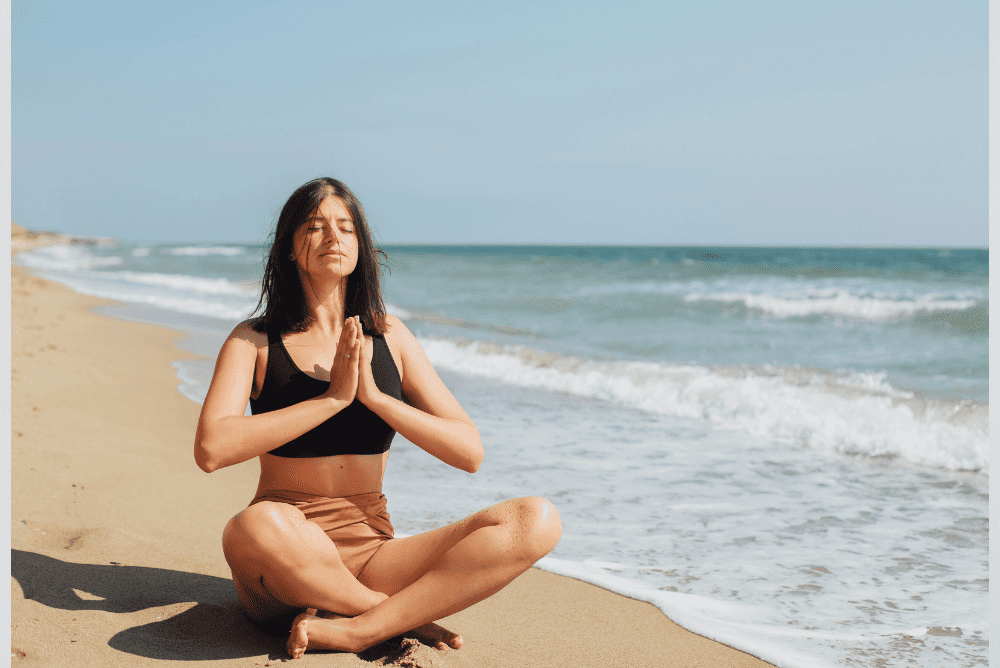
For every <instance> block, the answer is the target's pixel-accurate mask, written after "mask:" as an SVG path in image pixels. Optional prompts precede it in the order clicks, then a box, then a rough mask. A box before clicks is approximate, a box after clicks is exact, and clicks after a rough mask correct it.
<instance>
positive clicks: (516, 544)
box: [194, 178, 561, 658]
mask: <svg viewBox="0 0 1000 668" xmlns="http://www.w3.org/2000/svg"><path fill="white" fill-rule="evenodd" d="M380 253H381V251H380V250H378V249H377V248H376V247H375V245H374V243H373V241H372V238H371V234H370V232H369V230H368V225H367V223H366V221H365V217H364V213H363V211H362V209H361V205H360V203H359V202H358V200H357V199H356V198H355V197H354V195H353V194H352V193H351V191H350V190H348V189H347V187H346V186H344V185H343V184H342V183H340V182H339V181H336V180H334V179H329V178H324V179H317V180H315V181H311V182H309V183H307V184H305V185H304V186H302V187H301V188H299V189H298V190H296V191H295V193H293V194H292V196H291V197H290V198H289V200H288V202H287V203H286V204H285V206H284V208H283V209H282V211H281V215H280V216H279V218H278V226H277V229H276V231H275V235H274V243H273V244H272V246H271V253H270V256H269V258H268V262H267V267H266V269H265V272H264V285H263V294H262V296H261V302H260V304H259V305H258V310H261V309H262V315H261V316H260V317H259V318H256V319H251V320H248V321H246V322H244V323H242V324H240V325H239V326H237V327H236V329H234V330H233V332H232V334H230V336H229V338H228V339H227V340H226V342H225V344H223V346H222V350H221V352H220V353H219V359H218V362H217V363H216V367H215V374H214V376H213V378H212V384H211V386H210V388H209V390H208V395H207V396H206V397H205V403H204V405H203V407H202V411H201V417H200V419H199V421H198V432H197V435H196V437H195V446H194V454H195V460H196V461H197V462H198V466H200V467H201V468H202V469H203V470H205V471H209V472H211V471H214V470H216V469H219V468H222V467H224V466H230V465H232V464H238V463H240V462H243V461H246V460H248V459H251V458H253V457H258V458H259V459H260V469H261V470H260V483H259V484H258V486H257V494H256V495H255V497H254V500H253V501H252V502H251V504H250V506H249V507H248V508H246V509H245V510H244V511H243V512H241V513H239V514H238V515H236V516H235V517H234V518H233V519H232V520H230V522H229V524H228V525H226V529H225V531H224V532H223V538H222V541H223V550H224V552H225V555H226V560H227V561H228V562H229V566H230V568H231V569H232V572H233V583H234V584H235V585H236V591H237V594H238V595H239V598H240V601H241V602H242V604H243V607H244V609H245V610H246V612H247V614H248V615H250V617H252V618H253V619H255V620H258V621H260V622H273V621H275V620H280V619H282V618H287V619H291V618H292V617H293V616H294V621H293V622H292V630H291V634H290V636H289V639H288V652H289V654H291V655H292V657H294V658H299V657H301V656H302V654H303V653H304V652H305V651H306V650H307V649H335V650H345V651H350V652H359V651H361V650H363V649H365V648H367V647H370V646H372V645H374V644H376V643H378V642H381V641H382V640H385V639H387V638H391V637H393V636H396V635H399V634H401V633H405V632H411V631H412V632H413V633H415V634H416V635H417V636H418V637H420V639H421V640H423V641H424V642H427V643H428V644H431V645H433V646H436V647H437V648H439V649H445V648H447V647H453V648H456V649H457V648H458V647H460V646H461V645H462V642H463V641H462V638H461V637H460V636H458V635H456V634H454V633H451V632H449V631H446V630H445V629H443V628H441V627H439V626H437V625H436V624H434V623H433V622H434V621H435V620H437V619H440V618H442V617H445V616H447V615H450V614H452V613H455V612H458V611H459V610H463V609H465V608H466V607H468V606H470V605H472V604H473V603H476V602H477V601H481V600H482V599H484V598H486V597H487V596H490V595H491V594H494V593H496V592H497V591H499V590H500V589H502V588H503V587H504V586H506V585H507V584H508V583H509V582H511V581H512V580H513V579H514V578H516V577H517V576H518V575H520V574H521V573H523V572H524V571H525V570H527V569H528V568H529V567H530V566H531V565H532V564H533V563H534V562H535V561H537V560H538V559H539V558H541V557H542V556H544V555H545V554H547V553H548V552H549V551H550V550H551V549H552V548H553V547H554V546H555V544H556V542H557V541H558V540H559V537H560V534H561V525H560V522H559V515H558V513H557V512H556V510H555V508H554V507H553V506H552V504H551V503H549V502H548V501H546V500H544V499H540V498H536V497H531V498H523V499H516V500H512V501H506V502H504V503H500V504H497V505H495V506H491V507H489V508H486V509H485V510H481V511H479V512H478V513H475V514H473V515H471V516H469V517H467V518H465V519H463V520H461V521H459V522H455V523H454V524H451V525H448V526H445V527H441V528H439V529H436V530H434V531H429V532H427V533H423V534H419V535H415V536H410V537H407V538H393V537H392V525H391V524H390V523H389V515H388V513H387V512H386V510H385V497H383V496H382V494H381V489H382V476H383V473H384V472H385V465H386V459H387V457H388V450H389V442H390V441H391V440H392V437H393V435H394V434H395V432H399V433H400V434H402V435H403V436H404V437H406V438H407V439H408V440H410V441H411V442H413V443H414V444H416V445H417V446H419V447H420V448H422V449H423V450H425V451H427V452H428V453H429V454H431V455H433V456H435V457H437V458H438V459H440V460H441V461H443V462H444V463H446V464H450V465H451V466H454V467H457V468H460V469H462V470H463V471H468V472H470V473H474V472H475V471H476V470H477V469H478V468H479V465H480V463H481V462H482V459H483V446H482V442H481V440H480V437H479V432H478V431H477V429H476V426H475V425H474V424H473V423H472V420H471V419H469V416H468V415H466V413H465V411H464V410H462V407H461V406H460V405H459V404H458V402H457V401H456V400H455V398H454V397H453V396H452V395H451V393H450V392H449V391H448V389H447V388H446V387H445V386H444V383H442V382H441V379H440V378H439V377H438V375H437V374H436V373H435V372H434V369H433V368H432V367H431V365H430V362H429V361H428V360H427V356H426V355H425V354H424V351H423V350H422V349H421V347H420V344H419V343H417V340H416V339H415V338H414V337H413V335H412V334H411V333H410V332H409V330H407V328H406V326H405V325H403V323H402V322H400V320H399V319H397V318H395V317H393V316H391V315H386V313H385V307H384V305H383V302H382V296H381V291H380V287H379V263H378V255H379V254H380ZM248 399H249V400H250V403H251V411H252V413H253V414H252V415H250V416H246V415H244V413H245V409H246V405H247V400H248Z"/></svg>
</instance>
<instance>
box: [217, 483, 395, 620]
mask: <svg viewBox="0 0 1000 668" xmlns="http://www.w3.org/2000/svg"><path fill="white" fill-rule="evenodd" d="M222 548H223V551H224V552H225V555H226V561H228V562H229V567H230V568H231V569H232V571H233V581H234V583H235V584H236V591H237V594H238V595H239V597H240V601H241V602H242V603H243V607H244V608H245V609H246V611H247V614H249V615H250V616H251V617H253V618H254V619H257V620H258V621H266V620H269V619H274V618H276V617H281V616H283V615H289V614H291V613H294V612H298V611H301V610H302V609H303V608H318V609H320V610H329V611H331V612H336V613H340V614H344V615H357V614H360V613H362V612H364V611H366V610H369V609H371V608H372V607H373V606H375V605H376V604H378V603H379V602H381V601H383V600H384V599H385V598H386V595H385V594H382V593H380V592H377V591H373V590H371V589H369V588H368V587H365V586H364V585H362V584H361V583H360V582H358V580H357V578H355V577H354V576H353V575H352V574H351V572H350V571H349V570H348V569H347V567H346V566H345V565H344V563H343V561H341V559H340V554H339V553H338V552H337V547H336V546H335V545H334V544H333V542H332V541H331V540H330V539H329V538H328V537H327V535H326V534H325V533H323V530H322V529H320V528H319V527H318V526H316V525H315V524H313V523H312V522H310V521H309V520H307V519H306V518H305V515H303V514H302V511H300V510H299V509H298V508H296V507H295V506H292V505H289V504H287V503H275V502H272V501H263V502H261V503H256V504H254V505H252V506H250V507H249V508H247V509H245V510H244V511H243V512H241V513H239V514H238V515H236V516H235V517H234V518H233V519H231V520H230V521H229V524H227V525H226V529H225V531H224V532H223V534H222Z"/></svg>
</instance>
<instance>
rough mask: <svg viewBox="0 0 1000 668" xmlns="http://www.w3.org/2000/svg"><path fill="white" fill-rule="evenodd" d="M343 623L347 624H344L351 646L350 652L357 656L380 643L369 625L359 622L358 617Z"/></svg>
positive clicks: (345, 620)
mask: <svg viewBox="0 0 1000 668" xmlns="http://www.w3.org/2000/svg"><path fill="white" fill-rule="evenodd" d="M342 621H344V622H346V623H345V624H344V631H345V632H346V633H345V636H346V640H347V642H348V644H349V645H350V648H349V651H351V652H353V653H355V654H357V653H358V652H363V651H364V650H366V649H368V648H369V647H371V646H372V645H375V644H377V643H378V641H379V638H376V637H375V634H374V633H372V631H371V629H369V628H368V625H367V624H365V623H363V621H359V618H358V617H352V618H349V619H344V620H342Z"/></svg>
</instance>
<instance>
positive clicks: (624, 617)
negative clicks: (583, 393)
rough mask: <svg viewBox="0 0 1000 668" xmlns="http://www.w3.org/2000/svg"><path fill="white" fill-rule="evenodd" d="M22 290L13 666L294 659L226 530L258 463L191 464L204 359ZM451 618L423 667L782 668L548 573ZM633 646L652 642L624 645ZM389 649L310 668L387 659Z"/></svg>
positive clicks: (15, 405) (36, 286)
mask: <svg viewBox="0 0 1000 668" xmlns="http://www.w3.org/2000/svg"><path fill="white" fill-rule="evenodd" d="M11 280H12V320H13V323H12V324H13V327H12V329H13V332H12V337H13V338H12V353H13V364H12V385H13V387H12V416H11V417H12V440H13V443H12V508H11V511H12V547H13V548H14V552H13V558H12V575H13V576H14V582H15V584H14V586H13V591H12V648H13V649H12V654H13V655H14V657H13V658H18V657H20V659H21V660H23V661H25V662H26V663H25V665H29V664H35V663H37V664H38V665H42V664H49V663H65V662H66V660H68V659H69V658H70V657H77V656H87V657H88V663H89V664H90V665H120V663H121V661H122V659H123V657H122V656H121V655H120V654H121V653H122V652H125V653H127V654H131V655H132V656H130V657H128V659H127V660H128V661H129V663H130V665H131V664H133V663H138V664H139V665H141V664H142V661H141V659H139V657H144V658H148V659H150V660H151V661H159V660H163V659H174V660H184V661H191V660H194V661H199V660H205V661H209V660H210V661H212V662H213V663H215V664H217V663H218V661H220V660H222V661H228V662H229V663H231V664H232V665H247V659H250V658H253V657H256V659H257V661H258V662H259V663H260V665H264V664H265V663H266V662H268V661H271V662H273V661H275V660H281V659H282V658H287V657H286V655H284V652H283V649H282V648H283V643H284V638H273V637H268V636H266V635H265V634H262V632H260V631H259V630H258V629H256V627H254V626H253V625H252V624H250V623H249V621H247V619H246V618H245V617H244V616H243V615H242V613H241V611H240V610H239V607H238V603H237V601H236V597H235V593H234V592H233V591H232V585H231V581H230V578H229V572H228V568H227V566H226V564H225V559H224V557H223V556H222V553H221V547H220V545H219V534H220V532H221V527H222V526H224V524H225V522H226V521H227V520H228V519H229V517H230V516H231V515H232V514H234V513H235V512H238V511H239V510H240V509H241V508H242V507H243V506H245V504H246V502H247V500H248V499H249V495H251V494H252V490H253V488H254V485H255V484H256V465H255V464H253V463H252V462H247V463H244V464H241V465H238V466H234V467H231V468H230V469H226V470H223V471H220V472H216V473H214V474H212V478H211V480H209V479H208V478H207V476H206V474H204V473H202V472H201V471H199V470H198V469H197V467H195V466H194V465H193V462H192V461H191V455H190V441H191V434H192V433H193V430H194V425H195V423H196V421H197V415H198V411H199V408H198V405H197V404H195V403H194V402H192V401H191V400H190V399H188V398H186V397H184V396H183V395H182V394H181V393H180V392H179V391H178V390H177V380H178V379H177V377H176V375H175V369H174V367H173V366H172V364H171V363H172V362H174V361H177V360H179V359H186V358H193V357H194V355H191V354H188V353H185V352H184V351H183V350H181V349H179V348H178V347H177V346H176V344H175V341H176V340H177V339H178V338H179V337H180V336H181V334H180V333H179V332H176V331H173V330H169V329H166V328H163V327H157V326H152V325H145V324H139V323H133V322H128V321H123V320H118V319H113V318H112V317H110V316H106V315H99V314H95V313H93V309H94V308H95V307H100V306H109V305H112V304H114V302H111V301H110V300H103V299H98V298H93V297H88V296H85V295H80V294H78V293H76V292H73V291H72V290H71V289H70V288H68V287H65V286H62V285H59V284H56V283H53V282H51V281H47V280H45V279H41V278H38V277H35V276H33V275H31V274H30V273H29V272H28V271H27V270H25V269H23V268H21V267H12V279H11ZM83 388H86V390H85V391H81V390H82V389H83ZM151 458H152V459H153V460H154V461H155V464H156V465H155V466H150V459H151ZM60 465H61V466H60ZM39 490H44V491H42V492H39ZM165 509H169V510H165ZM206 546H208V549H206ZM64 617H65V619H63V618H64ZM53 622H54V623H53ZM444 624H445V625H446V626H450V627H453V628H455V630H457V631H459V632H461V633H462V634H463V636H465V637H466V639H467V645H466V647H465V648H463V649H462V650H459V651H451V652H438V651H437V650H433V649H431V648H427V647H420V648H419V649H417V650H416V655H415V656H414V657H412V658H414V659H417V663H418V664H421V663H423V664H428V663H429V661H431V660H433V661H434V665H435V666H445V667H446V668H447V667H448V666H452V665H454V666H489V665H498V666H499V665H504V666H507V665H523V666H536V665H537V666H551V665H573V666H580V665H594V666H600V665H609V664H612V663H614V664H621V665H637V666H638V665H655V664H657V663H659V664H663V663H667V662H671V661H675V662H677V664H678V665H686V666H719V665H737V666H767V665H770V664H766V663H765V662H763V661H760V660H759V659H755V658H754V657H751V656H750V655H748V654H744V653H742V652H739V651H737V650H733V649H731V648H729V647H727V646H725V645H722V644H721V643H717V642H715V641H712V640H708V639H706V638H703V637H702V636H698V635H696V634H694V633H691V632H689V631H686V630H684V629H682V628H681V627H679V626H677V625H676V624H674V623H673V622H671V621H670V620H669V619H668V618H667V617H666V616H665V615H664V614H663V613H662V612H661V611H660V610H658V609H657V608H655V607H654V606H652V605H651V604H648V603H643V602H640V601H635V600H632V599H629V598H626V597H624V596H620V595H618V594H614V593H612V592H609V591H607V590H604V589H601V588H599V587H596V586H594V585H590V584H587V583H585V582H582V581H578V580H574V579H571V578H568V577H563V576H559V575H553V574H551V573H547V572H543V571H541V570H539V569H537V568H534V569H531V570H529V572H528V573H526V574H525V575H524V576H522V577H521V578H519V579H518V580H516V581H515V582H514V583H513V584H512V585H510V586H509V587H508V588H507V589H505V590H503V591H502V592H500V593H499V594H498V595H496V596H494V597H492V598H491V599H488V600H487V601H484V602H482V603H480V604H478V605H476V606H473V607H472V608H470V609H468V610H466V611H463V612H462V613H458V614H456V615H453V616H452V617H450V618H448V619H447V620H446V621H445V622H444ZM595 627H596V628H598V629H599V630H600V631H599V634H598V635H596V636H595V634H594V632H593V629H594V628H595ZM43 629H44V630H43ZM53 629H55V632H53ZM622 638H633V639H640V638H641V639H644V640H643V641H642V642H638V643H633V644H632V645H626V646H625V647H622V646H620V645H622V642H621V639H622ZM380 651H382V652H383V654H384V656H382V655H380V656H375V655H374V654H370V652H371V650H369V652H366V653H363V655H362V658H359V657H357V656H355V655H344V654H327V653H316V654H308V655H306V657H305V661H307V662H308V661H313V662H315V663H316V665H319V661H322V662H323V665H330V664H331V663H332V664H333V665H335V666H340V665H344V666H349V665H358V666H365V665H372V664H371V663H369V662H368V661H365V660H364V659H365V658H368V659H369V660H376V659H379V658H383V659H385V658H390V659H391V658H393V657H391V656H390V655H391V653H392V651H391V650H388V654H386V651H387V650H385V648H383V649H382V650H380ZM377 653H378V652H376V654H377ZM397 658H398V657H397ZM226 665H228V664H226ZM303 665H308V663H306V664H303Z"/></svg>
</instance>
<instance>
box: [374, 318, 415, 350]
mask: <svg viewBox="0 0 1000 668" xmlns="http://www.w3.org/2000/svg"><path fill="white" fill-rule="evenodd" d="M382 336H384V337H385V340H386V341H390V342H393V343H396V344H403V343H409V342H410V341H411V340H413V334H411V333H410V330H409V329H407V328H406V325H404V324H403V321H402V320H400V319H399V318H397V317H396V316H394V315H392V314H389V313H386V315H385V329H384V330H383V332H382Z"/></svg>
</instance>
